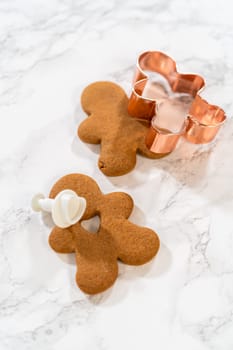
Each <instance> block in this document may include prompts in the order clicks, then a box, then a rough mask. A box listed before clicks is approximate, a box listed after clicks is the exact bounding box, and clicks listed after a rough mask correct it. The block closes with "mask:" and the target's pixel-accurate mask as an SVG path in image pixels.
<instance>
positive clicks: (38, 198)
mask: <svg viewBox="0 0 233 350" xmlns="http://www.w3.org/2000/svg"><path fill="white" fill-rule="evenodd" d="M31 207H32V209H33V210H34V211H47V212H51V214H52V219H53V221H54V223H55V225H56V226H58V227H61V228H66V227H69V226H71V225H74V224H76V222H78V221H79V220H80V219H81V218H82V216H83V214H84V212H85V210H86V199H85V198H83V197H79V196H78V195H77V194H76V193H75V192H74V191H72V190H64V191H61V192H59V193H58V194H57V196H56V197H55V198H54V199H52V198H45V197H44V195H43V194H41V193H38V194H36V195H35V196H34V197H33V198H32V201H31Z"/></svg>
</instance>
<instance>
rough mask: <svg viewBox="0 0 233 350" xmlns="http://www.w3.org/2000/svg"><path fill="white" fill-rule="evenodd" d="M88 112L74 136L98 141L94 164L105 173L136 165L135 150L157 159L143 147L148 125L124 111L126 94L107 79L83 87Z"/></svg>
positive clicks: (112, 172)
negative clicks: (98, 145)
mask: <svg viewBox="0 0 233 350" xmlns="http://www.w3.org/2000/svg"><path fill="white" fill-rule="evenodd" d="M81 104H82V108H83V110H84V111H85V112H86V113H87V114H88V118H86V119H85V120H84V121H83V122H82V123H81V124H80V126H79V128H78V136H79V137H80V139H81V140H82V141H84V142H87V143H92V144H99V143H100V144H101V150H100V157H99V161H98V166H99V168H100V170H101V171H102V172H103V173H104V174H105V175H107V176H119V175H124V174H126V173H128V172H129V171H131V170H132V169H133V168H134V166H135V164H136V154H137V152H138V153H140V154H141V155H143V156H145V157H148V158H153V159H155V158H160V157H162V156H164V155H162V154H161V155H160V154H155V153H153V152H151V151H149V149H148V148H147V146H146V144H145V137H146V134H147V132H148V128H149V126H150V124H145V122H140V121H138V120H136V119H134V118H132V117H130V115H129V114H128V112H127V106H128V97H127V95H126V94H125V92H124V90H123V89H122V88H121V87H120V86H119V85H117V84H114V83H111V82H107V81H106V82H96V83H93V84H91V85H89V86H87V87H86V88H85V89H84V91H83V93H82V96H81Z"/></svg>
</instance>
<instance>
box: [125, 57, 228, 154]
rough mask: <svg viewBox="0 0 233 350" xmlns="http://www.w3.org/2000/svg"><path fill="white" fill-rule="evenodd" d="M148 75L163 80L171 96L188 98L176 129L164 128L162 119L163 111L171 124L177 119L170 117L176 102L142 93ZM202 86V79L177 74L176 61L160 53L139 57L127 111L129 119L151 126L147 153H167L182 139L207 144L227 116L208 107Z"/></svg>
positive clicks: (163, 93)
mask: <svg viewBox="0 0 233 350" xmlns="http://www.w3.org/2000/svg"><path fill="white" fill-rule="evenodd" d="M149 73H156V74H158V75H160V76H161V77H163V78H165V80H166V82H167V83H168V85H169V87H170V89H171V92H172V94H173V95H176V94H180V95H181V98H184V97H185V99H186V100H187V96H189V98H190V99H189V103H186V110H185V108H184V110H183V111H182V113H183V114H184V115H183V120H182V122H181V124H180V127H179V128H178V129H174V128H173V129H172V128H170V127H169V123H168V124H167V125H165V126H164V125H163V120H165V119H164V118H163V115H162V111H164V110H165V114H168V113H170V119H169V120H170V121H172V122H173V121H174V119H175V118H176V115H174V117H173V115H172V114H173V113H174V111H173V110H172V108H171V107H172V104H174V101H175V100H174V101H173V102H172V103H171V101H170V102H168V100H169V97H168V95H167V94H166V92H165V91H162V93H161V91H159V93H158V91H157V95H155V96H153V95H152V96H149V95H148V94H146V93H145V92H146V88H147V85H148V82H149ZM157 87H158V86H157ZM204 87H205V81H204V79H203V78H202V77H201V76H199V75H196V74H181V73H179V72H178V71H177V68H176V62H175V61H174V60H173V59H172V58H171V57H169V56H167V55H166V54H164V53H162V52H159V51H147V52H144V53H142V54H141V55H140V56H139V58H138V61H137V65H136V72H135V76H134V79H133V88H132V94H131V97H130V99H129V104H128V112H129V114H130V115H131V116H132V117H135V118H137V119H139V120H145V121H148V122H150V123H151V126H150V128H149V131H148V134H147V136H146V145H147V147H148V148H149V150H150V151H152V152H154V153H160V154H167V153H170V152H172V151H173V150H174V149H175V147H176V144H177V142H178V140H179V139H180V137H182V136H184V137H185V138H186V139H187V140H188V141H190V142H192V143H196V144H202V143H203V144H204V143H208V142H211V141H212V140H213V139H214V138H215V136H216V134H217V132H218V131H219V129H220V127H221V126H222V125H223V124H224V122H225V120H226V115H225V112H224V111H223V109H221V108H220V107H218V106H215V105H211V104H209V103H208V102H207V101H206V100H204V99H203V98H202V97H201V96H200V92H201V91H202V90H203V88H204ZM182 95H183V97H182ZM186 102H187V101H186ZM175 103H176V102H175ZM169 104H170V105H169ZM169 107H170V108H169ZM176 114H177V113H176ZM181 119H182V118H181ZM161 121H162V123H161Z"/></svg>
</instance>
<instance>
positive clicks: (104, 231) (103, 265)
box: [49, 174, 159, 294]
mask: <svg viewBox="0 0 233 350" xmlns="http://www.w3.org/2000/svg"><path fill="white" fill-rule="evenodd" d="M65 189H70V190H73V191H75V192H76V193H77V194H78V195H79V196H81V197H84V198H85V199H86V202H87V206H86V210H85V213H84V216H83V217H82V219H81V220H80V221H79V222H78V223H76V224H75V225H73V226H70V227H68V228H65V229H63V228H59V227H57V226H55V227H54V228H53V230H52V232H51V233H50V236H49V244H50V246H51V247H52V248H53V249H54V250H55V251H56V252H58V253H75V254H76V263H77V274H76V281H77V284H78V286H79V288H80V289H81V290H82V291H83V292H85V293H88V294H96V293H100V292H102V291H104V290H106V289H107V288H109V287H110V286H111V285H112V284H113V283H114V282H115V280H116V278H117V275H118V264H117V259H119V260H120V261H122V262H123V263H125V264H129V265H141V264H144V263H146V262H148V261H150V260H151V259H152V258H153V257H154V256H155V255H156V253H157V252H158V249H159V238H158V236H157V234H156V233H155V232H154V231H152V230H151V229H149V228H146V227H140V226H137V225H135V224H133V223H131V222H130V221H129V220H128V218H129V216H130V214H131V212H132V209H133V206H134V204H133V200H132V198H131V197H130V196H129V195H128V194H126V193H123V192H114V193H109V194H105V195H104V194H103V193H102V192H101V191H100V189H99V187H98V185H97V184H96V182H95V181H94V180H93V179H92V178H90V177H89V176H86V175H81V174H70V175H66V176H64V177H62V178H61V179H60V180H58V181H57V183H55V185H54V186H53V188H52V190H51V192H50V195H49V196H50V198H55V197H56V195H57V194H58V193H59V192H60V191H62V190H65ZM96 215H98V216H99V217H100V227H99V230H98V232H97V233H91V232H88V231H87V230H85V229H84V227H83V226H82V220H87V219H90V218H92V217H94V216H96Z"/></svg>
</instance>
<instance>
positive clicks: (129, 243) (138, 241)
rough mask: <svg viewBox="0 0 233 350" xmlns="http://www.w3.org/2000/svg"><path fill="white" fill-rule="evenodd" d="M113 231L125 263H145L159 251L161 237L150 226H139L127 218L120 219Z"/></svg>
mask: <svg viewBox="0 0 233 350" xmlns="http://www.w3.org/2000/svg"><path fill="white" fill-rule="evenodd" d="M112 233H113V237H114V240H115V242H116V246H117V249H118V257H119V259H120V260H121V261H122V262H124V263H125V264H129V265H141V264H144V263H146V262H148V261H149V260H151V259H152V258H153V257H154V256H155V255H156V253H157V252H158V249H159V238H158V236H157V234H156V233H155V232H154V231H152V230H151V229H149V228H146V227H140V226H137V225H135V224H133V223H131V222H129V221H127V220H124V221H122V220H121V221H120V220H119V225H118V226H117V225H115V226H114V231H112Z"/></svg>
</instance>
